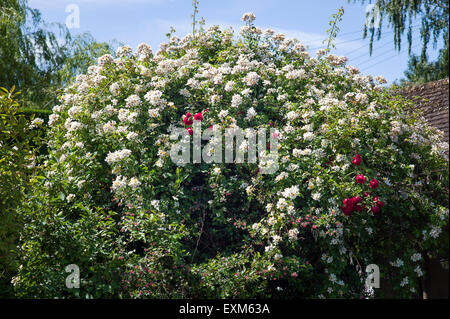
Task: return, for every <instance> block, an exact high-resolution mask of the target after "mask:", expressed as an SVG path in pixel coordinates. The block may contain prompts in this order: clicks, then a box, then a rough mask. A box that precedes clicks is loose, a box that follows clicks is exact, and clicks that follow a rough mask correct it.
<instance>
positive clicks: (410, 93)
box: [400, 78, 449, 143]
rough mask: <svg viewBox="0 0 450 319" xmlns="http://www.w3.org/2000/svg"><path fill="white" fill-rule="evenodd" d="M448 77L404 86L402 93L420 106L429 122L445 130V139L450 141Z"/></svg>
mask: <svg viewBox="0 0 450 319" xmlns="http://www.w3.org/2000/svg"><path fill="white" fill-rule="evenodd" d="M448 83H449V80H448V78H446V79H442V80H438V81H433V82H428V83H425V84H420V85H412V86H409V87H406V88H402V89H401V91H400V94H401V95H403V96H406V97H408V98H411V99H413V100H414V102H415V103H416V105H417V107H419V108H420V109H421V110H422V112H423V114H424V116H425V118H426V119H427V120H428V122H429V123H430V124H431V125H433V126H434V127H437V128H438V129H440V130H441V131H443V132H444V139H445V141H446V142H447V143H448V141H449V127H448V126H449V112H448V106H449V104H448V95H449V93H448V89H449V86H448Z"/></svg>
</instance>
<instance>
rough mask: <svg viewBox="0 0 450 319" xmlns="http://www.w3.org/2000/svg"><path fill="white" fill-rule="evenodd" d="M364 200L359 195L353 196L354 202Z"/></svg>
mask: <svg viewBox="0 0 450 319" xmlns="http://www.w3.org/2000/svg"><path fill="white" fill-rule="evenodd" d="M361 202H362V198H361V197H359V196H355V197H353V203H355V204H358V203H361Z"/></svg>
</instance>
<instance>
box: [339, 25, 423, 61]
mask: <svg viewBox="0 0 450 319" xmlns="http://www.w3.org/2000/svg"><path fill="white" fill-rule="evenodd" d="M417 26H419V24H417V25H414V26H411V28H415V27H417ZM386 33H387V34H388V33H392V32H386ZM386 33H382V35H384V34H386ZM394 41H395V40H392V41H390V42H389V43H388V44H391V43H393V42H394ZM369 45H370V43H367V44H364V45H362V46H360V47H359V48H356V49H354V50H351V51H349V52H347V53H344V54H343V55H344V56H348V55H350V54H352V53H354V52H356V51H359V50H361V49H362V48H365V47H368V46H369ZM384 45H386V44H384ZM377 49H378V48H377ZM377 49H374V50H373V51H376V50H377ZM365 55H366V53H364V54H362V55H360V56H358V57H356V58H353V60H354V59H358V58H360V57H361V56H365Z"/></svg>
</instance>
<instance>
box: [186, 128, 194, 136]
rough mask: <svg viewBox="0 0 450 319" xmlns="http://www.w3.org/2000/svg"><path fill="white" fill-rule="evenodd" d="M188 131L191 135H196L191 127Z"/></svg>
mask: <svg viewBox="0 0 450 319" xmlns="http://www.w3.org/2000/svg"><path fill="white" fill-rule="evenodd" d="M186 131H187V132H188V134H189V135H192V134H194V131H193V130H192V128H190V127H188V128H187V129H186Z"/></svg>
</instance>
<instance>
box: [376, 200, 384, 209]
mask: <svg viewBox="0 0 450 319" xmlns="http://www.w3.org/2000/svg"><path fill="white" fill-rule="evenodd" d="M377 206H378V207H380V208H382V207H383V206H384V203H383V202H382V201H381V200H377Z"/></svg>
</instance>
